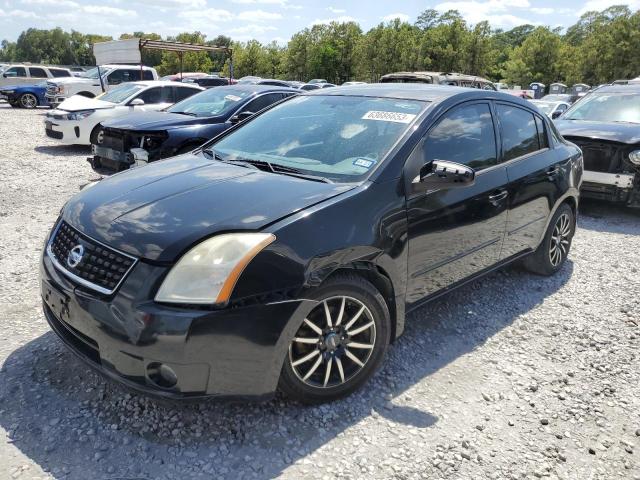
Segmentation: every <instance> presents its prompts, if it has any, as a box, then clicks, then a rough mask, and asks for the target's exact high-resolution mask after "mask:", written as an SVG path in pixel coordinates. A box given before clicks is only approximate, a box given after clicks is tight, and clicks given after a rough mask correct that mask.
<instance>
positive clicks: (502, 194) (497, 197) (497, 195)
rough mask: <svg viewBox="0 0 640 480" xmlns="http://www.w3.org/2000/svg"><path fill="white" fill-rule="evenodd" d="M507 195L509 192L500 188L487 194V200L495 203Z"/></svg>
mask: <svg viewBox="0 0 640 480" xmlns="http://www.w3.org/2000/svg"><path fill="white" fill-rule="evenodd" d="M507 195H509V192H507V191H506V190H501V191H499V192H497V193H494V194H492V195H489V201H490V202H491V203H493V204H494V205H495V204H497V203H498V202H501V201H502V200H504V199H505V198H507Z"/></svg>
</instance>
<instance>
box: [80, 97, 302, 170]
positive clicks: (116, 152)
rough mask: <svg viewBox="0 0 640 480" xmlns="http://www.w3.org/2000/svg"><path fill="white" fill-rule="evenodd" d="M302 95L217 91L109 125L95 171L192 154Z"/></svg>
mask: <svg viewBox="0 0 640 480" xmlns="http://www.w3.org/2000/svg"><path fill="white" fill-rule="evenodd" d="M297 93H299V92H298V91H297V90H293V89H291V88H281V87H271V86H265V85H251V84H242V85H235V86H227V87H216V88H212V89H210V90H206V91H204V92H201V93H198V94H196V95H194V96H193V97H190V98H188V99H186V100H183V101H182V102H179V103H176V104H175V105H174V106H172V107H171V108H168V109H166V110H165V111H163V112H147V113H140V114H136V115H127V116H126V117H124V118H122V119H118V120H113V121H110V122H104V123H103V124H102V128H101V129H100V132H99V133H98V134H97V139H96V142H93V143H92V153H93V157H91V158H90V159H89V161H90V162H91V166H92V167H93V169H94V170H95V171H97V172H99V173H101V174H104V173H113V172H119V171H121V170H126V169H127V168H130V167H131V166H132V165H138V164H140V163H146V162H152V161H155V160H159V159H161V158H167V157H171V156H174V155H180V154H182V153H186V152H189V151H191V150H193V149H195V148H196V147H198V146H200V145H202V144H203V143H204V142H206V141H207V140H210V139H211V138H213V137H214V136H216V135H218V134H219V133H220V132H223V131H224V130H226V129H227V128H229V127H231V126H232V125H234V124H236V123H238V122H241V121H242V120H244V119H246V118H248V117H250V116H251V115H253V114H254V113H257V112H259V111H260V110H262V109H263V108H266V107H268V106H269V105H271V104H272V103H275V102H278V101H280V100H282V99H284V98H287V97H289V96H291V95H295V94H297Z"/></svg>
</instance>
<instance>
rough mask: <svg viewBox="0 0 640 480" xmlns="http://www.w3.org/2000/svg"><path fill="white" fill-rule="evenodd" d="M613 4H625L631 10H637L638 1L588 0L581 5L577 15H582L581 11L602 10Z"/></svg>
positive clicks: (639, 4)
mask: <svg viewBox="0 0 640 480" xmlns="http://www.w3.org/2000/svg"><path fill="white" fill-rule="evenodd" d="M614 5H627V6H628V7H629V8H630V9H631V10H638V9H639V8H640V1H639V0H631V1H629V2H624V1H621V0H589V1H588V2H586V3H585V4H584V5H583V6H582V8H581V9H580V11H579V12H578V15H582V14H583V13H586V12H591V11H593V10H597V11H602V10H605V9H607V8H609V7H613V6H614Z"/></svg>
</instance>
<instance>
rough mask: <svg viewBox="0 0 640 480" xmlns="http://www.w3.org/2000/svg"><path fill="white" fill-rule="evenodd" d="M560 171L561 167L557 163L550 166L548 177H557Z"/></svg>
mask: <svg viewBox="0 0 640 480" xmlns="http://www.w3.org/2000/svg"><path fill="white" fill-rule="evenodd" d="M559 173H560V167H558V166H557V165H555V166H553V167H549V168H548V169H547V172H546V174H547V177H549V178H550V179H551V178H553V177H555V176H556V175H558V174H559Z"/></svg>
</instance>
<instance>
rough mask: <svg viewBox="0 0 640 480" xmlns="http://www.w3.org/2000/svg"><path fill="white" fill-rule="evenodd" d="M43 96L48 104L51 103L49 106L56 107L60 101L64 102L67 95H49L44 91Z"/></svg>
mask: <svg viewBox="0 0 640 480" xmlns="http://www.w3.org/2000/svg"><path fill="white" fill-rule="evenodd" d="M44 98H46V99H47V102H49V105H51V107H54V108H55V107H57V106H58V105H60V104H61V103H62V102H64V101H65V100H66V99H67V97H65V96H62V95H51V94H49V93H45V95H44Z"/></svg>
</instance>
